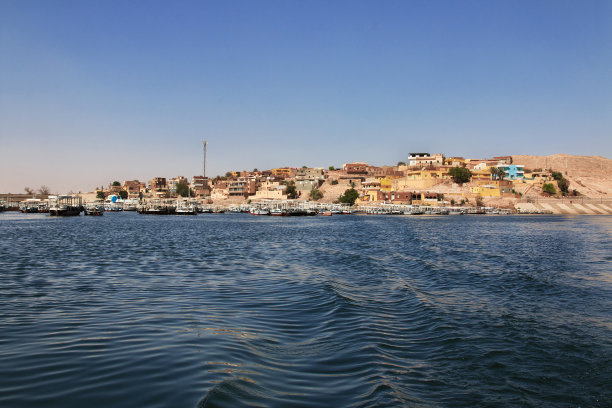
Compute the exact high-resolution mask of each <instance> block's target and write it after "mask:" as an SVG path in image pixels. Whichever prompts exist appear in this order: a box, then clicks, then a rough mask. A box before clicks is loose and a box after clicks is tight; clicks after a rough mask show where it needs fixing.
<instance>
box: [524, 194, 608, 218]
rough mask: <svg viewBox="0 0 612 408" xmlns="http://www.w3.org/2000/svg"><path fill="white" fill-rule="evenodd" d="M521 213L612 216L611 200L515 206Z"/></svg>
mask: <svg viewBox="0 0 612 408" xmlns="http://www.w3.org/2000/svg"><path fill="white" fill-rule="evenodd" d="M515 208H516V209H517V210H519V211H529V212H536V211H552V213H553V214H590V215H612V200H610V199H586V198H579V199H574V200H569V199H563V200H558V199H542V200H534V201H532V202H521V203H517V204H516V205H515Z"/></svg>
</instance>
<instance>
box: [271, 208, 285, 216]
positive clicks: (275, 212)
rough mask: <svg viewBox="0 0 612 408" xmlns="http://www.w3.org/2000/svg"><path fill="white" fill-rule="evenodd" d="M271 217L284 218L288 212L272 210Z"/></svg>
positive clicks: (277, 209)
mask: <svg viewBox="0 0 612 408" xmlns="http://www.w3.org/2000/svg"><path fill="white" fill-rule="evenodd" d="M270 215H273V216H276V217H279V216H280V217H283V216H285V215H287V210H282V209H280V208H273V209H271V210H270Z"/></svg>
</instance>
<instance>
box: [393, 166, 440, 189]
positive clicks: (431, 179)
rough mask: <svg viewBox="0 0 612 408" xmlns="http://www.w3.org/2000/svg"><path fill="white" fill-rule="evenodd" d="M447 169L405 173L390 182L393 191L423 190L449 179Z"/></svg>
mask: <svg viewBox="0 0 612 408" xmlns="http://www.w3.org/2000/svg"><path fill="white" fill-rule="evenodd" d="M449 178H450V176H449V175H448V169H447V168H438V169H425V170H412V171H407V172H406V175H405V176H404V177H402V178H399V179H395V180H392V186H393V190H396V191H397V190H410V189H425V188H429V187H433V186H435V185H436V184H440V183H441V182H442V181H444V180H447V179H449Z"/></svg>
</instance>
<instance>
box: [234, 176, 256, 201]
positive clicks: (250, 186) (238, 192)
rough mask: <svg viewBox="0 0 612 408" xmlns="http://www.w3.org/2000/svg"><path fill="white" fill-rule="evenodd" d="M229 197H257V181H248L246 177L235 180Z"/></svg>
mask: <svg viewBox="0 0 612 408" xmlns="http://www.w3.org/2000/svg"><path fill="white" fill-rule="evenodd" d="M228 190H229V196H230V197H240V196H242V197H244V198H246V197H248V196H251V195H255V193H256V191H257V190H256V187H255V179H247V178H244V177H239V178H238V179H237V180H234V181H232V182H231V183H230V185H229V188H228Z"/></svg>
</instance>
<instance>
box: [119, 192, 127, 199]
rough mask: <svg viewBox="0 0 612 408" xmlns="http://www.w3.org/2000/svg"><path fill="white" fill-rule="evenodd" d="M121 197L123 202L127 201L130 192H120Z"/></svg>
mask: <svg viewBox="0 0 612 408" xmlns="http://www.w3.org/2000/svg"><path fill="white" fill-rule="evenodd" d="M119 197H121V199H122V200H126V199H127V198H128V192H127V191H125V190H121V191H120V192H119Z"/></svg>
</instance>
